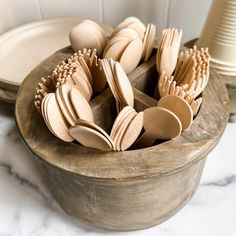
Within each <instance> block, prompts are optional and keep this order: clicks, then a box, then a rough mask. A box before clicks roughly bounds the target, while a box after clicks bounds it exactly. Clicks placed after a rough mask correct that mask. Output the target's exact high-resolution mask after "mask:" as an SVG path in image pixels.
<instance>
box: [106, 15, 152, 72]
mask: <svg viewBox="0 0 236 236" xmlns="http://www.w3.org/2000/svg"><path fill="white" fill-rule="evenodd" d="M155 33H156V26H155V25H153V24H148V25H147V27H145V25H144V24H143V23H142V22H141V21H140V20H139V19H138V18H136V17H128V18H126V19H125V20H124V21H122V22H121V23H120V24H119V25H118V26H116V27H115V29H114V31H113V34H112V36H111V38H110V40H109V42H108V43H107V45H106V47H105V49H104V52H103V57H104V58H112V59H114V60H116V61H119V62H120V64H121V65H122V67H123V69H124V70H125V72H126V73H129V72H131V71H132V70H133V69H134V68H136V67H137V65H138V64H139V62H140V60H141V59H144V60H145V61H147V60H148V59H149V57H150V55H151V53H152V49H153V43H154V39H155ZM130 55H132V57H130Z"/></svg>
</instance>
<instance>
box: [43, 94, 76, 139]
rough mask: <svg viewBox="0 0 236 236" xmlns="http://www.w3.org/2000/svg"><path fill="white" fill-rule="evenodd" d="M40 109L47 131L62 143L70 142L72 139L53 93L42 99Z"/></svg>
mask: <svg viewBox="0 0 236 236" xmlns="http://www.w3.org/2000/svg"><path fill="white" fill-rule="evenodd" d="M41 109H42V114H44V115H43V117H44V121H45V123H46V125H47V126H48V128H49V130H50V131H51V132H52V133H53V134H54V135H55V136H57V137H58V138H60V139H62V140H63V141H65V142H72V141H73V138H72V137H71V135H70V134H69V132H68V125H67V123H66V121H65V120H64V118H63V115H62V113H61V110H60V107H59V105H58V103H57V100H56V96H55V94H54V93H49V94H47V95H46V96H45V97H44V99H43V103H42V106H41Z"/></svg>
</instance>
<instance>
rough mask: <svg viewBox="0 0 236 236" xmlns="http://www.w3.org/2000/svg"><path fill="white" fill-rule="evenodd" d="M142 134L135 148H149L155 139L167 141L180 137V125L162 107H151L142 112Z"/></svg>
mask: <svg viewBox="0 0 236 236" xmlns="http://www.w3.org/2000/svg"><path fill="white" fill-rule="evenodd" d="M143 126H144V130H145V131H144V133H143V135H142V136H141V137H140V138H139V140H138V141H137V143H136V144H135V147H138V148H144V147H149V146H151V145H152V144H153V143H154V142H155V140H156V139H161V140H168V139H172V138H175V137H177V136H178V135H180V133H181V130H182V125H181V122H180V120H179V118H178V117H177V116H176V115H175V114H174V113H173V112H171V111H169V110H167V109H165V108H162V107H151V108H148V109H146V110H145V111H144V118H143Z"/></svg>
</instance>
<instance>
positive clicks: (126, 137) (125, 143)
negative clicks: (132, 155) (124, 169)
mask: <svg viewBox="0 0 236 236" xmlns="http://www.w3.org/2000/svg"><path fill="white" fill-rule="evenodd" d="M142 128H143V112H139V113H138V114H136V115H135V117H134V118H133V119H132V120H131V122H130V123H129V125H128V127H127V128H126V130H125V132H124V134H123V135H122V139H121V143H120V149H121V151H124V150H126V149H128V148H129V147H130V146H131V145H132V144H133V143H134V142H135V140H136V139H137V138H138V136H139V135H140V133H141V131H142Z"/></svg>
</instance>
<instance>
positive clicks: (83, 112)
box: [69, 88, 93, 122]
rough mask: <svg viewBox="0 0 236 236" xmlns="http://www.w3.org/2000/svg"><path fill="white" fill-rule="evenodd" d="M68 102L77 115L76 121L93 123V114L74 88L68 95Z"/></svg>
mask: <svg viewBox="0 0 236 236" xmlns="http://www.w3.org/2000/svg"><path fill="white" fill-rule="evenodd" d="M69 98H70V102H71V104H72V106H73V108H74V111H75V113H76V115H77V119H78V118H79V119H83V120H87V121H90V122H93V112H92V110H91V107H90V105H89V103H88V102H87V100H86V99H85V98H84V96H83V95H82V94H81V93H80V92H79V91H78V90H77V89H75V88H72V89H71V91H70V93H69Z"/></svg>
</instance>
